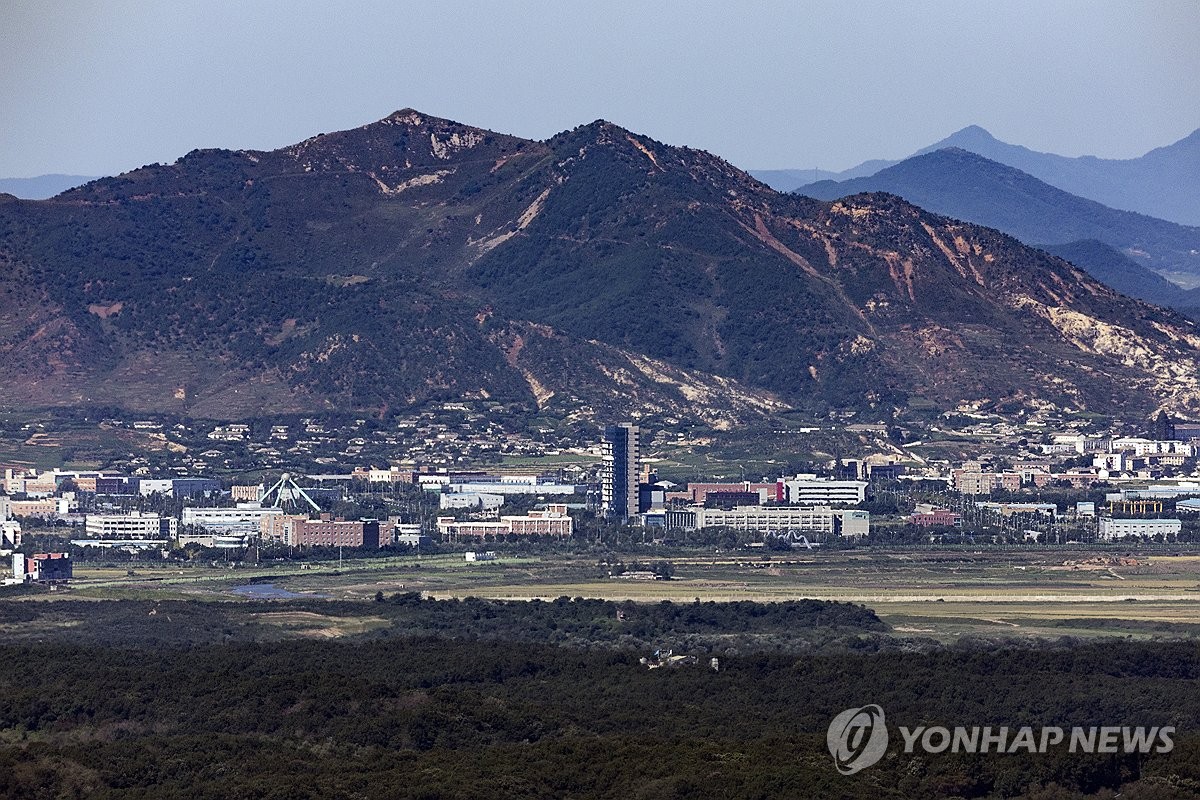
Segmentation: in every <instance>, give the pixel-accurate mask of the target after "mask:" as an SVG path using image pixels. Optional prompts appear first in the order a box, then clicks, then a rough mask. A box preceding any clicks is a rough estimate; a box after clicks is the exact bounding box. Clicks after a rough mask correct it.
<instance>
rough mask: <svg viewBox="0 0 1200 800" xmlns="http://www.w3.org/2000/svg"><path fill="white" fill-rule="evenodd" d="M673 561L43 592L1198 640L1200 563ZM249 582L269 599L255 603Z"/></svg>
mask: <svg viewBox="0 0 1200 800" xmlns="http://www.w3.org/2000/svg"><path fill="white" fill-rule="evenodd" d="M655 557H656V558H657V557H659V556H658V555H657V554H656V555H655ZM624 558H625V560H626V561H628V560H630V557H629V556H625V557H624ZM670 561H671V563H672V564H673V566H674V579H672V580H670V581H656V580H638V579H623V578H614V577H610V576H609V571H610V568H609V567H608V565H607V564H605V563H602V562H601V561H600V560H599V559H598V558H597V557H596V556H584V555H569V554H555V555H543V556H537V557H526V558H517V557H503V556H502V557H501V558H500V559H499V560H497V561H494V562H475V563H471V562H466V561H465V560H464V559H463V557H462V555H461V554H447V555H436V556H423V557H421V558H417V557H415V556H412V557H396V558H387V559H359V560H346V561H344V562H342V563H340V564H339V563H338V562H336V561H335V562H330V563H326V564H320V565H311V566H309V567H307V568H305V567H302V566H301V565H299V564H295V563H264V564H260V565H241V566H239V567H237V568H231V567H229V566H228V565H225V564H223V563H220V562H218V563H217V564H216V565H215V566H214V565H209V564H205V565H203V566H184V567H181V566H178V565H173V566H170V567H167V566H140V565H135V566H134V567H133V568H132V570H131V569H130V568H129V567H126V566H120V567H111V566H110V567H102V566H92V565H79V566H78V567H77V570H76V575H77V580H76V581H75V582H74V583H73V584H72V585H71V586H70V587H69V588H67V589H65V590H63V591H60V592H55V593H51V594H46V595H40V596H38V597H39V598H42V599H46V600H52V599H54V598H56V597H71V598H76V599H85V598H95V599H104V598H121V597H126V598H127V597H133V598H139V599H186V598H195V599H204V600H228V601H229V602H237V601H238V600H241V599H244V598H246V597H248V596H253V597H256V598H258V599H263V598H266V599H271V597H272V595H271V593H272V592H280V593H281V594H280V597H287V596H288V595H289V593H291V594H295V595H300V596H311V597H317V598H327V599H330V600H358V601H368V600H371V599H372V598H374V596H375V595H376V593H378V592H382V593H383V594H384V595H391V594H394V593H397V592H413V591H419V592H422V593H423V594H425V595H427V596H432V597H437V598H448V597H468V596H474V597H485V598H496V599H533V598H540V599H544V600H553V599H555V598H557V597H561V596H570V597H589V598H600V599H608V600H634V601H638V602H658V601H662V600H673V601H680V602H691V601H693V600H695V599H700V600H702V601H738V600H756V601H768V602H769V601H783V600H797V599H819V600H843V601H850V602H856V603H861V604H864V605H866V606H869V607H871V608H873V609H874V610H875V611H876V612H877V613H878V615H879V616H880V618H881V619H883V620H884V621H885V622H886V623H888V624H889V625H890V626H892V628H893V630H894V631H895V632H896V633H898V634H909V635H913V636H921V637H929V638H935V639H939V640H943V641H951V640H954V639H956V638H958V637H962V636H965V635H986V636H1003V637H1011V636H1039V637H1058V636H1064V635H1072V636H1088V637H1091V636H1113V635H1121V636H1133V637H1150V636H1159V635H1168V636H1188V637H1191V636H1195V635H1200V555H1157V554H1155V555H1151V556H1145V555H1142V556H1138V555H1116V554H1114V553H1112V552H1092V551H1088V552H1082V551H1077V550H1044V551H1037V552H1022V551H996V552H962V551H960V552H952V551H941V552H929V551H925V552H888V551H879V550H863V551H850V552H838V551H818V550H814V551H800V552H795V553H782V554H779V553H770V554H767V553H735V554H729V553H721V554H714V555H709V556H697V555H694V554H692V555H680V556H677V557H674V558H671V559H670ZM131 573H132V574H131ZM249 585H254V586H256V587H262V590H263V591H264V592H265V594H252V595H247V594H246V591H247V590H246V588H245V587H247V586H249ZM239 587H241V588H239ZM252 591H257V589H256V590H252ZM326 627H328V626H326Z"/></svg>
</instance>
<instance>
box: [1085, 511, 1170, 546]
mask: <svg viewBox="0 0 1200 800" xmlns="http://www.w3.org/2000/svg"><path fill="white" fill-rule="evenodd" d="M1182 528H1183V523H1182V522H1180V521H1179V520H1177V519H1113V518H1111V517H1101V518H1100V540H1101V541H1105V542H1109V541H1112V540H1113V539H1123V538H1125V537H1126V536H1158V535H1160V534H1161V535H1162V536H1171V535H1174V534H1178V533H1179V531H1180V530H1181V529H1182Z"/></svg>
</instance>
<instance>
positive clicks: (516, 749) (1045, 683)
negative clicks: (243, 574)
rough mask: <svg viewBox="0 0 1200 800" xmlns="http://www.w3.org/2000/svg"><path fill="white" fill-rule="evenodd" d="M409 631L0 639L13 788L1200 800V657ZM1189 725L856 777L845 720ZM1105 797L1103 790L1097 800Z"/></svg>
mask: <svg viewBox="0 0 1200 800" xmlns="http://www.w3.org/2000/svg"><path fill="white" fill-rule="evenodd" d="M636 656H637V654H636V653H633V652H628V651H614V650H608V651H581V650H576V649H573V648H563V647H554V646H550V645H545V644H534V643H512V642H479V641H449V640H446V639H438V638H406V639H402V640H394V639H393V640H386V641H370V642H361V643H356V644H351V643H337V642H327V641H289V642H282V643H275V644H261V643H260V644H230V645H224V646H214V645H206V646H201V647H194V648H188V649H183V648H175V649H171V648H167V649H159V648H155V649H149V648H129V649H125V648H111V647H80V646H72V645H58V644H36V645H24V646H11V645H10V646H3V647H0V727H2V728H3V729H4V731H5V739H6V742H7V744H5V745H4V746H2V747H0V795H3V796H44V797H70V796H84V795H87V796H92V797H117V796H120V797H155V798H170V797H184V796H186V797H230V796H255V797H278V798H284V797H287V798H303V797H322V798H326V797H332V798H338V797H346V798H349V797H484V796H488V797H505V798H507V797H568V796H574V797H684V796H688V797H784V796H788V797H802V796H803V797H867V796H870V797H939V796H956V797H985V796H1032V797H1043V798H1051V797H1075V796H1083V795H1097V796H1112V794H1111V793H1113V792H1117V791H1120V792H1122V796H1123V797H1127V798H1128V797H1134V798H1138V797H1141V798H1148V797H1193V796H1197V792H1196V787H1197V786H1200V782H1198V779H1200V750H1198V748H1197V743H1198V741H1200V740H1198V738H1197V736H1196V731H1197V725H1200V683H1198V682H1197V678H1200V647H1198V646H1197V645H1195V644H1191V643H1133V642H1107V643H1100V644H1094V645H1085V646H1079V647H1074V648H1011V647H1009V648H984V649H978V650H973V649H967V648H958V649H946V650H939V651H934V652H929V653H913V652H901V651H895V650H893V651H885V652H876V653H866V654H859V653H851V652H821V653H815V654H809V655H804V656H799V657H797V656H794V655H772V654H747V655H742V656H731V657H728V658H725V659H722V663H721V669H720V671H719V672H718V671H713V670H711V669H709V668H708V667H707V666H706V665H704V664H700V665H695V666H686V667H679V668H676V669H659V670H647V669H646V668H645V667H644V666H642V665H640V664H639V663H638V661H637V657H636ZM869 702H875V703H879V704H881V705H882V706H883V707H884V708H885V709H886V711H887V715H888V719H889V722H890V723H891V724H892V725H908V726H913V725H917V724H945V725H951V726H952V725H956V724H958V725H975V724H979V725H983V724H993V725H997V724H1005V725H1010V726H1018V725H1026V724H1027V725H1039V726H1040V725H1059V726H1065V727H1069V726H1072V725H1084V726H1089V725H1122V724H1125V725H1175V726H1176V727H1177V728H1178V731H1179V735H1178V736H1177V742H1178V746H1177V747H1176V749H1175V751H1173V752H1172V753H1169V754H1163V755H1128V756H1127V755H1118V756H1108V755H1105V756H1099V755H1098V756H1082V755H1079V754H1074V755H1072V754H1068V753H1065V752H1061V753H1051V754H1048V755H1045V756H1027V755H1004V756H995V755H993V756H963V755H957V756H955V755H945V756H932V755H921V756H919V757H918V756H909V755H904V754H897V752H896V750H897V748H896V747H893V748H892V750H891V753H892V755H889V756H888V757H886V758H885V759H884V760H883V761H882V762H881V763H880V764H878V765H877V766H875V767H872V768H870V769H869V770H866V771H864V772H862V773H860V774H859V775H858V776H855V777H852V778H844V777H842V776H840V775H838V774H837V772H836V771H835V770H834V768H833V764H832V760H831V759H830V757H829V755H828V753H827V752H826V751H825V742H824V734H825V728H826V726H827V725H828V724H829V721H830V719H831V718H832V717H833V716H834V715H835V714H837V713H838V712H840V711H842V710H843V709H846V708H850V707H855V706H858V705H862V704H864V703H869ZM1106 793H1107V794H1106Z"/></svg>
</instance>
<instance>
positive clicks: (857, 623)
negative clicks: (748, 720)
mask: <svg viewBox="0 0 1200 800" xmlns="http://www.w3.org/2000/svg"><path fill="white" fill-rule="evenodd" d="M31 591H37V589H34V588H29V587H8V588H5V589H4V590H3V593H2V594H0V597H3V596H14V597H15V596H20V595H18V594H17V593H22V594H23V593H28V592H31ZM376 600H377V602H374V603H370V604H363V603H361V602H349V601H347V602H339V601H326V600H301V601H288V602H277V601H257V602H255V601H249V602H239V603H225V602H198V601H189V600H162V601H136V600H114V601H100V602H97V601H86V600H84V601H81V600H58V601H56V602H54V603H15V602H0V627H3V628H4V629H5V630H6V632H7V633H6V635H7V639H8V641H9V642H16V641H25V642H28V641H33V642H49V641H57V642H69V643H75V644H81V643H82V644H92V645H104V644H108V645H112V646H121V647H157V648H161V647H169V648H179V647H193V646H197V645H203V644H211V643H226V642H250V643H253V642H271V641H277V640H281V639H288V638H295V637H296V636H303V635H306V630H308V629H309V628H312V629H318V628H323V627H327V626H328V625H329V624H331V623H330V622H325V621H326V620H329V621H332V622H336V621H338V620H364V621H367V622H368V623H369V624H367V625H365V626H364V627H363V629H364V630H366V631H368V632H367V633H364V634H361V635H360V636H362V637H375V638H381V637H385V636H387V637H429V636H437V637H442V638H453V639H481V640H489V641H506V642H514V643H519V642H526V643H537V644H547V643H549V644H557V645H565V646H570V647H574V648H578V649H593V650H594V649H614V648H616V649H621V650H628V651H631V652H632V651H636V652H637V653H638V654H639V655H641V654H643V653H646V652H652V651H653V650H656V649H662V648H669V649H676V650H684V651H687V652H691V653H697V654H703V655H718V656H719V655H724V654H728V653H735V652H739V651H740V652H749V651H777V652H802V651H811V650H813V649H815V648H826V649H828V648H840V649H849V650H870V649H879V648H883V647H895V646H897V644H896V642H894V641H893V640H892V639H891V638H890V637H889V636H888V635H887V633H886V626H885V625H884V624H883V623H882V622H881V621H880V620H879V618H878V617H877V616H876V615H875V612H873V611H871V610H870V609H868V608H865V607H863V606H859V605H854V604H851V603H831V602H825V601H819V600H796V601H788V602H783V603H754V602H739V603H713V602H706V603H701V602H695V603H670V602H662V603H658V604H639V603H632V602H622V603H615V602H610V601H606V600H586V599H583V598H576V599H574V600H572V599H570V598H567V597H562V598H559V599H558V600H555V601H553V602H542V601H539V600H534V601H530V602H525V601H515V600H514V601H501V600H482V599H478V598H467V599H465V600H457V599H449V600H431V599H422V598H421V595H420V594H419V593H416V592H412V593H404V594H394V595H391V596H390V597H384V596H383V595H382V594H378V595H376ZM285 618H295V619H297V620H307V627H306V626H305V625H301V624H280V620H281V619H285Z"/></svg>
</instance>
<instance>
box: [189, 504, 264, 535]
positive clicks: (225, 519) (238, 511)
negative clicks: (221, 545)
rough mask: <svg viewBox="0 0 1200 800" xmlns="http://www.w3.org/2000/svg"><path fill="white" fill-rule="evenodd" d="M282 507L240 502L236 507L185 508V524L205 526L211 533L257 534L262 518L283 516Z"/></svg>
mask: <svg viewBox="0 0 1200 800" xmlns="http://www.w3.org/2000/svg"><path fill="white" fill-rule="evenodd" d="M282 515H283V509H282V508H263V507H262V506H260V505H259V504H258V503H239V504H238V506H237V507H236V508H191V507H188V508H185V509H183V524H184V526H185V527H187V526H195V527H201V528H204V530H206V531H208V532H209V533H220V534H227V535H233V534H238V535H244V534H251V535H252V534H256V533H258V532H259V529H260V526H261V522H262V518H263V517H269V516H282Z"/></svg>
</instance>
